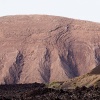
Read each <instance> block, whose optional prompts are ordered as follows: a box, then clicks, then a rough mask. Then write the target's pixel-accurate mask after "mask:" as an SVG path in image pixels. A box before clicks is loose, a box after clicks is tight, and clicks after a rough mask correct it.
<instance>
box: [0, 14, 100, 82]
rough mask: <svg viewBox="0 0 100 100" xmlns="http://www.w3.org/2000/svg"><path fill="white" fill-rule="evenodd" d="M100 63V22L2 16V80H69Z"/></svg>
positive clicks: (0, 77) (0, 54) (0, 65)
mask: <svg viewBox="0 0 100 100" xmlns="http://www.w3.org/2000/svg"><path fill="white" fill-rule="evenodd" d="M98 64H100V24H99V23H93V22H88V21H80V20H74V19H68V18H63V17H56V16H47V15H29V16H8V17H1V18H0V83H1V84H13V83H33V82H40V83H41V82H43V83H47V82H52V81H65V80H67V79H68V78H74V77H76V76H80V75H83V74H86V73H88V72H90V71H91V70H92V69H93V68H95V66H97V65H98Z"/></svg>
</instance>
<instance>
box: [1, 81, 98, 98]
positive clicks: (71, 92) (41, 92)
mask: <svg viewBox="0 0 100 100" xmlns="http://www.w3.org/2000/svg"><path fill="white" fill-rule="evenodd" d="M0 100H100V87H89V88H86V87H85V86H83V87H81V88H79V87H77V88H76V89H53V88H47V87H46V86H45V85H44V84H39V83H33V84H15V85H0Z"/></svg>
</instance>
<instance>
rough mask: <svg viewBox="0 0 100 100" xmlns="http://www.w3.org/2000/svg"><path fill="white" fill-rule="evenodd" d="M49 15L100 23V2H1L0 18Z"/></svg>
mask: <svg viewBox="0 0 100 100" xmlns="http://www.w3.org/2000/svg"><path fill="white" fill-rule="evenodd" d="M16 14H17V15H18V14H48V15H57V16H65V17H69V18H75V19H82V20H90V21H95V22H100V0H0V16H5V15H16Z"/></svg>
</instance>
